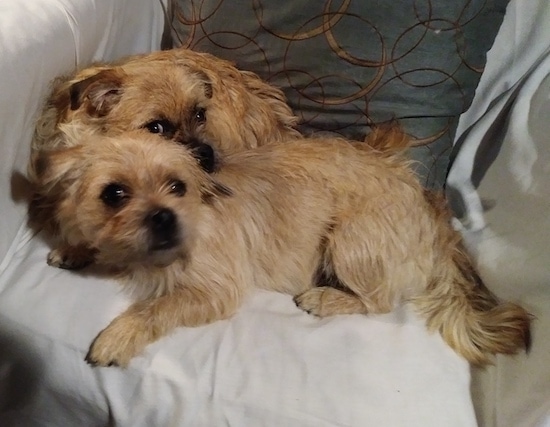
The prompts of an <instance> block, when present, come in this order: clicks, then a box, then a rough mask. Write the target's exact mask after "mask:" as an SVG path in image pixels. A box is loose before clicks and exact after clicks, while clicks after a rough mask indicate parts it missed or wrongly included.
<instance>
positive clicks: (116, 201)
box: [100, 184, 130, 208]
mask: <svg viewBox="0 0 550 427" xmlns="http://www.w3.org/2000/svg"><path fill="white" fill-rule="evenodd" d="M129 197H130V194H129V192H128V189H127V188H126V187H124V186H123V185H121V184H108V185H107V186H105V188H104V189H103V191H102V192H101V196H100V198H101V200H102V201H103V203H105V204H106V205H107V206H109V207H111V208H119V207H121V206H122V205H124V204H125V203H126V201H127V200H128V198H129Z"/></svg>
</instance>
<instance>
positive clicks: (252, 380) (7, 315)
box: [0, 0, 475, 427]
mask: <svg viewBox="0 0 550 427" xmlns="http://www.w3.org/2000/svg"><path fill="white" fill-rule="evenodd" d="M162 21H163V18H162V14H161V8H160V5H159V4H158V3H157V2H152V1H151V0H117V1H113V0H80V1H78V2H77V1H72V2H70V1H69V0H65V1H61V0H25V1H19V0H11V1H8V0H3V1H2V2H0V51H1V52H2V55H1V57H0V76H1V77H0V78H1V80H0V93H1V94H2V96H1V97H0V116H1V118H2V119H1V120H0V139H1V145H0V147H1V148H0V150H1V155H0V164H1V170H0V171H1V172H0V173H1V177H2V179H1V182H0V201H1V203H2V221H0V235H1V236H2V240H1V241H0V260H2V262H1V264H0V425H1V426H17V427H22V426H23V427H25V426H41V427H42V426H63V427H65V426H104V425H119V426H128V427H138V426H148V427H150V426H169V425H172V426H189V427H200V426H204V427H212V426H224V425H229V426H236V427H244V426H254V427H259V426H273V427H283V426H284V427H292V426H296V427H304V426H312V427H313V426H315V427H321V426H407V427H410V426H418V427H430V426H433V427H442V426H446V427H452V426H457V427H468V426H474V425H475V417H474V412H473V405H472V402H471V399H470V393H469V386H470V374H469V369H468V365H467V363H466V362H465V361H464V360H463V359H461V358H460V357H459V356H457V355H456V354H455V353H454V352H453V351H452V350H451V349H450V348H449V347H448V346H447V345H445V344H444V343H443V341H442V339H441V338H440V336H439V335H437V334H429V333H427V331H426V329H425V327H424V324H423V322H422V321H420V320H419V319H418V318H417V317H416V316H415V315H413V314H411V313H410V312H409V311H408V309H407V308H403V309H399V310H396V311H395V312H394V313H391V314H388V315H384V316H369V317H367V316H340V317H335V318H331V319H325V320H319V319H316V318H314V317H311V316H308V315H307V314H305V313H304V312H301V311H300V310H298V309H297V308H296V307H295V306H294V304H293V302H292V300H291V298H290V296H287V295H280V294H275V293H269V292H258V293H257V294H255V295H254V296H253V297H252V298H251V299H250V300H249V301H247V302H246V304H245V305H244V307H243V308H242V309H241V310H240V312H239V313H238V314H237V315H236V316H235V317H234V318H232V319H230V320H227V321H223V322H218V323H215V324H213V325H209V326H205V327H201V328H180V329H178V330H177V331H176V332H174V333H173V334H172V335H170V336H168V337H165V338H163V339H161V340H160V341H159V342H157V343H155V344H153V345H151V346H149V347H148V348H147V349H146V351H145V353H144V354H143V355H141V356H139V357H136V358H135V359H134V360H133V361H132V363H131V365H130V367H129V368H128V369H126V370H122V369H118V368H92V367H90V366H88V365H87V364H86V363H85V362H84V355H85V354H86V352H87V349H88V346H89V344H90V343H91V341H92V339H93V338H94V337H95V335H96V334H97V333H98V332H99V331H100V330H101V329H102V328H104V327H105V326H106V325H107V324H108V323H109V322H110V320H112V319H113V318H114V316H116V315H117V314H118V313H120V312H121V311H122V310H123V309H124V308H125V307H126V306H127V305H128V304H129V303H130V301H129V299H128V297H127V296H126V295H124V294H122V293H121V292H120V288H119V287H118V286H117V284H116V283H115V282H113V281H111V280H108V279H102V278H97V277H92V276H86V275H82V274H78V273H75V272H68V271H63V270H59V269H55V268H52V267H49V266H48V265H46V262H45V259H46V254H47V252H48V246H47V244H46V243H45V242H44V241H43V240H42V238H41V237H40V236H32V235H31V233H30V231H29V230H28V229H27V228H26V226H25V225H24V223H25V205H24V204H22V203H21V202H20V201H18V200H14V198H15V199H17V191H12V190H13V189H12V187H14V189H15V190H17V179H15V178H14V177H12V174H13V173H14V172H24V170H25V165H26V162H27V157H28V152H29V148H28V147H29V143H30V136H31V132H32V127H33V120H34V116H35V114H36V111H37V110H38V108H39V106H40V103H41V102H42V99H43V96H44V94H45V93H46V91H47V84H48V82H49V80H50V79H51V78H53V77H54V76H55V75H57V74H60V73H63V72H68V71H70V70H71V69H72V68H73V67H74V66H75V65H81V64H85V63H87V62H89V61H91V60H92V59H112V58H115V57H118V56H120V55H123V54H129V53H134V52H137V51H146V50H150V49H152V48H156V47H157V46H158V42H159V37H160V34H161V31H162ZM12 183H13V185H12Z"/></svg>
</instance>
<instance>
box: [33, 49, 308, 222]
mask: <svg viewBox="0 0 550 427" xmlns="http://www.w3.org/2000/svg"><path fill="white" fill-rule="evenodd" d="M199 111H202V112H203V113H204V120H198V119H197V113H198V112H199ZM155 122H161V123H164V124H166V123H170V124H171V125H172V126H173V129H166V128H167V126H166V125H164V126H163V127H164V128H165V129H164V131H163V132H160V133H159V136H161V137H164V138H166V139H170V140H172V141H174V142H176V143H179V144H184V145H188V146H191V147H193V146H196V145H197V143H202V144H208V145H209V146H211V147H212V148H213V149H214V152H215V154H216V160H215V162H216V163H217V162H218V161H219V159H221V158H223V157H224V156H225V155H227V154H230V153H233V152H238V151H242V150H245V149H249V148H254V147H256V146H259V145H262V144H266V143H270V142H278V141H282V140H286V139H289V138H299V137H300V134H299V133H298V131H297V130H296V129H295V126H296V123H297V118H296V117H295V116H294V115H293V114H292V111H291V109H290V107H288V105H287V104H286V100H285V97H284V94H283V92H282V91H281V90H279V89H277V88H275V87H274V86H272V85H270V84H268V83H266V82H264V81H262V80H261V79H260V78H259V77H258V76H257V75H256V74H254V73H251V72H247V71H241V70H238V69H237V68H235V67H234V66H233V65H232V64H231V63H230V62H228V61H224V60H222V59H219V58H216V57H215V56H212V55H209V54H206V53H199V52H194V51H191V50H188V49H173V50H168V51H158V52H153V53H149V54H145V55H135V56H131V57H128V58H124V59H121V60H119V61H117V62H114V63H108V64H107V63H104V64H94V65H92V66H89V67H87V68H84V69H82V70H79V71H77V72H75V73H74V74H73V75H69V76H64V77H60V78H58V79H57V80H56V81H55V82H54V83H53V87H52V91H51V93H50V94H49V96H48V98H47V100H46V102H45V105H44V108H43V110H42V112H41V114H40V116H39V118H38V120H37V123H36V128H35V133H34V137H33V141H32V146H31V152H32V156H31V158H32V159H38V158H40V154H41V153H42V152H44V151H49V150H53V149H61V148H67V147H70V146H74V145H79V144H81V143H82V139H83V138H79V137H78V135H82V136H85V135H89V134H93V133H96V134H100V135H107V136H118V135H123V134H125V133H127V132H132V133H134V134H135V133H136V132H141V133H143V134H148V133H150V132H151V130H150V129H149V128H148V126H149V125H151V124H152V123H155ZM66 135H72V136H73V137H72V138H67V137H66ZM84 139H85V138H84ZM37 167H39V165H37V164H36V163H35V161H34V160H33V161H31V162H30V164H29V168H28V173H29V175H30V176H31V177H35V176H36V173H37ZM36 202H37V204H39V205H40V206H42V209H41V210H39V209H34V210H33V216H32V217H31V223H32V224H33V225H34V226H36V227H50V228H51V227H52V226H53V225H54V224H52V223H51V221H50V219H51V217H52V209H54V207H53V206H54V205H55V203H56V200H55V199H43V200H36Z"/></svg>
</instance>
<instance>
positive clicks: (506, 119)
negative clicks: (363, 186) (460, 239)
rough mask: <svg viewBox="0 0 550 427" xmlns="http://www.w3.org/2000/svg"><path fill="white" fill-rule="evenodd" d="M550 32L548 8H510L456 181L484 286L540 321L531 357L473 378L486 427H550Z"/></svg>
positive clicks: (464, 131)
mask: <svg viewBox="0 0 550 427" xmlns="http://www.w3.org/2000/svg"><path fill="white" fill-rule="evenodd" d="M549 24H550V2H548V1H547V0H541V1H529V2H525V1H514V0H512V2H511V3H510V5H509V7H508V10H507V15H506V17H505V19H504V23H503V25H502V28H501V31H500V33H499V35H498V36H497V39H496V41H495V44H494V46H493V49H492V50H491V52H490V53H489V55H488V62H487V67H486V69H485V72H484V74H483V76H482V78H481V81H480V85H479V87H478V90H477V93H476V97H475V99H474V103H473V104H472V106H471V108H470V110H469V111H468V112H467V113H466V114H464V115H463V116H462V118H461V121H460V126H459V132H458V144H459V145H460V151H459V152H458V156H457V158H456V161H455V163H454V165H453V167H452V168H451V171H450V175H449V178H448V186H449V194H450V196H451V199H452V200H453V202H454V204H455V205H457V206H459V205H461V204H462V203H464V205H465V206H464V207H465V209H464V211H465V213H464V218H463V222H462V230H463V232H464V235H465V237H466V239H467V242H468V246H469V248H470V250H471V251H472V252H473V253H475V254H476V258H477V261H478V264H479V268H480V270H481V276H482V277H483V279H484V281H485V282H486V283H487V285H488V287H489V288H491V289H492V290H493V291H495V292H496V293H497V294H499V295H500V296H502V297H505V298H510V299H513V300H518V301H520V302H522V303H523V304H524V305H525V306H526V307H527V308H528V309H529V310H530V311H531V312H532V313H533V314H534V315H535V320H534V322H533V347H532V350H531V352H530V353H529V355H528V356H525V355H519V356H517V357H515V358H510V357H508V358H506V357H502V358H499V359H498V361H497V364H496V365H495V366H493V367H490V368H488V369H486V370H484V371H475V372H474V381H473V391H474V393H473V396H474V402H475V406H476V410H477V414H478V419H479V423H480V425H482V426H486V427H489V426H490V427H549V426H550V25H549ZM460 202H462V203H460Z"/></svg>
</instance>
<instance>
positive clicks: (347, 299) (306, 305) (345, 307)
mask: <svg viewBox="0 0 550 427" xmlns="http://www.w3.org/2000/svg"><path fill="white" fill-rule="evenodd" d="M294 302H295V303H296V305H297V306H298V307H299V308H301V309H302V310H304V311H305V312H307V313H309V314H312V315H314V316H317V317H327V316H334V315H336V314H366V313H367V309H366V307H365V305H364V304H363V303H362V302H361V300H360V299H359V298H358V297H357V296H355V295H353V294H351V293H349V292H344V291H341V290H339V289H335V288H332V287H330V286H320V287H317V288H313V289H309V290H308V291H306V292H304V293H302V294H300V295H297V296H295V297H294Z"/></svg>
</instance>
